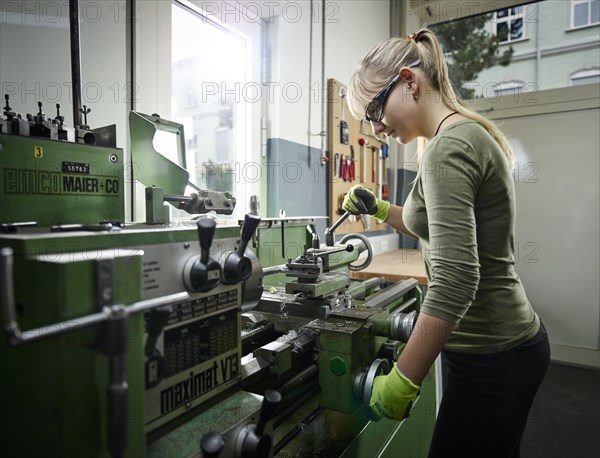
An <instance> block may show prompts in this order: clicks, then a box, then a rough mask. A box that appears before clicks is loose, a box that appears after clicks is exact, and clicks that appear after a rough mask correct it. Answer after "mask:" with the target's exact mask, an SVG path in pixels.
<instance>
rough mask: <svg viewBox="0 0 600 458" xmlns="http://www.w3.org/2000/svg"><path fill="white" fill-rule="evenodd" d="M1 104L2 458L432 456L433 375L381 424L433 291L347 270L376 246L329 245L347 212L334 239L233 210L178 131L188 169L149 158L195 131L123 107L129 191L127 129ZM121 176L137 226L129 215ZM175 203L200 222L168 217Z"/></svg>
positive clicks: (346, 240)
mask: <svg viewBox="0 0 600 458" xmlns="http://www.w3.org/2000/svg"><path fill="white" fill-rule="evenodd" d="M73 86H74V87H77V86H78V85H77V84H73ZM74 100H75V106H74V112H75V113H78V112H80V111H81V110H79V101H80V100H81V99H80V96H79V97H78V96H77V94H75V95H74ZM5 103H6V106H5V107H4V110H3V116H2V117H0V180H1V182H0V302H1V304H0V305H1V307H2V333H3V338H2V339H0V361H2V364H3V373H2V374H3V375H2V377H1V378H0V412H1V413H0V415H1V425H2V446H1V447H0V449H1V450H2V455H3V456H11V457H17V456H19V457H20V456H23V457H29V456H52V457H54V456H56V457H74V458H81V457H86V458H87V457H109V456H112V457H131V458H141V457H157V458H158V457H160V458H164V457H173V458H184V457H207V458H208V457H219V458H229V457H271V456H278V457H292V456H294V457H304V456H322V457H332V456H342V457H373V456H390V457H392V456H393V457H398V456H403V457H405V456H406V457H408V456H410V457H420V456H424V455H426V453H427V448H428V440H429V437H430V436H431V431H432V429H433V424H434V420H435V411H436V399H435V386H434V385H435V383H434V376H433V374H431V375H430V376H428V377H427V379H426V380H425V382H424V383H423V385H422V387H421V391H420V394H419V396H418V398H417V400H416V402H415V403H414V405H413V408H412V412H411V418H410V420H409V421H405V422H395V421H389V420H378V421H377V420H375V419H373V418H371V416H370V415H371V414H370V411H369V408H368V401H369V398H370V395H371V389H372V383H373V380H374V378H375V376H377V375H379V374H382V373H385V372H387V371H389V370H390V367H391V365H392V364H393V363H394V361H395V360H396V358H397V356H398V354H399V353H400V352H401V351H402V349H403V345H404V343H403V342H406V340H407V339H408V337H409V336H410V334H411V331H412V328H413V326H414V323H415V320H416V316H417V313H418V311H419V306H420V304H421V299H422V297H421V290H420V289H419V287H418V285H417V282H416V281H413V280H407V281H403V282H401V283H397V284H391V285H390V284H386V283H384V282H383V280H382V279H379V278H373V279H370V280H366V281H359V280H353V279H352V278H351V276H350V272H351V271H352V270H359V269H362V268H364V267H366V265H368V263H369V262H370V260H371V258H372V249H371V246H370V243H369V241H368V239H367V238H365V237H364V236H363V235H361V234H348V235H346V236H344V237H343V238H341V239H338V240H337V241H336V237H335V234H334V231H335V229H336V227H337V226H338V224H339V221H338V222H337V223H336V224H333V225H332V226H331V227H330V228H328V229H327V230H326V232H325V234H324V239H325V243H321V239H320V237H319V235H318V234H317V233H316V231H315V223H316V219H317V218H318V217H310V216H307V217H302V218H298V217H295V218H285V217H283V218H266V219H265V218H263V219H261V218H259V216H258V215H256V214H254V213H252V212H248V213H247V214H246V215H245V217H244V219H243V220H234V219H231V217H229V218H228V215H231V214H232V213H233V210H234V208H235V206H236V204H237V205H239V204H240V203H239V202H236V199H235V197H234V196H232V195H231V194H230V193H225V192H216V191H210V190H205V189H200V188H198V187H195V186H194V185H193V183H190V182H189V175H188V173H187V171H186V170H185V160H184V158H185V151H184V145H183V142H182V141H180V142H179V146H178V148H179V149H178V152H177V157H178V160H177V161H171V160H169V159H167V158H165V157H164V156H162V155H161V154H160V153H158V152H157V151H155V150H154V148H153V146H152V139H153V137H154V135H155V133H156V131H157V130H166V131H167V132H170V133H172V134H173V135H176V136H178V138H179V139H180V140H182V139H183V138H184V136H183V127H182V126H181V125H179V124H176V123H173V122H170V121H168V120H165V119H161V118H159V117H158V116H156V115H152V116H149V115H144V114H141V113H135V112H131V114H130V120H129V127H130V138H131V155H132V158H131V161H132V163H136V164H138V165H141V166H140V167H138V168H136V175H135V176H134V177H133V180H132V181H134V183H130V182H129V181H130V180H127V181H126V179H125V176H124V175H125V174H124V170H125V169H126V168H127V166H128V164H126V163H125V162H124V155H123V151H122V150H121V149H118V148H116V147H115V145H116V141H115V138H114V132H115V129H114V126H113V127H112V128H111V127H108V128H101V129H91V128H90V127H89V126H88V125H87V120H84V121H82V120H81V119H78V118H77V117H75V120H76V122H75V126H74V127H72V128H69V127H67V126H65V125H64V123H63V120H62V119H61V116H60V113H57V116H56V117H55V118H53V119H50V118H46V117H45V115H44V113H43V111H42V105H41V103H40V104H39V106H38V110H39V112H38V114H37V115H35V116H32V115H28V116H27V117H26V118H22V117H21V116H20V115H18V114H16V113H14V112H13V111H12V109H11V107H10V101H9V100H8V97H6V100H5ZM84 114H85V113H84ZM126 185H127V186H131V188H132V193H135V192H137V191H136V190H138V191H139V190H140V189H141V190H142V192H143V193H144V194H143V196H140V197H141V198H140V199H139V200H140V201H145V219H144V220H143V221H138V222H127V221H126V217H125V193H124V191H125V187H126ZM190 187H191V188H190ZM188 189H193V192H189V193H187V194H186V192H187V190H188ZM134 197H135V196H134ZM134 201H138V200H136V199H134ZM176 208H177V209H179V214H181V210H184V211H185V212H187V214H189V216H188V217H186V218H185V219H183V220H182V219H179V220H178V221H177V224H172V216H173V214H174V213H173V212H174V210H175V209H176ZM362 253H364V255H363V256H361V254H362Z"/></svg>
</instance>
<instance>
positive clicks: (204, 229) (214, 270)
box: [184, 218, 221, 293]
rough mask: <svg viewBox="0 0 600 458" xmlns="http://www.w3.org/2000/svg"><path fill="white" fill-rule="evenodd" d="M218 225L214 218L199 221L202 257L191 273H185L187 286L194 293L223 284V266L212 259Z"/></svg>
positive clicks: (195, 263)
mask: <svg viewBox="0 0 600 458" xmlns="http://www.w3.org/2000/svg"><path fill="white" fill-rule="evenodd" d="M216 226H217V223H216V222H215V220H214V219H212V218H201V219H199V220H198V240H199V242H200V257H199V258H198V259H196V260H195V261H194V262H193V263H192V265H191V267H190V269H189V273H188V272H185V273H184V277H185V278H184V280H185V283H186V286H187V287H188V288H189V289H191V290H192V291H197V292H201V293H203V292H206V291H210V290H211V289H213V288H215V287H216V286H218V285H219V283H221V265H220V264H219V263H218V262H217V261H215V260H214V259H212V258H211V257H210V246H211V245H212V241H213V237H214V236H215V230H216Z"/></svg>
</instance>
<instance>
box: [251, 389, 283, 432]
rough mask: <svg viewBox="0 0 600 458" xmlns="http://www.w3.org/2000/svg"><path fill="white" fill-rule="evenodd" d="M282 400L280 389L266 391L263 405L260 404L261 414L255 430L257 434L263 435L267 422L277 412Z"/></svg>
mask: <svg viewBox="0 0 600 458" xmlns="http://www.w3.org/2000/svg"><path fill="white" fill-rule="evenodd" d="M280 402H281V394H280V393H279V391H275V390H267V391H265V397H264V398H263V402H262V405H261V406H260V415H259V417H258V423H257V425H256V429H255V430H254V432H255V433H256V435H257V436H262V434H263V432H264V430H265V426H266V425H267V422H268V421H269V420H270V419H271V417H272V416H273V414H274V413H275V409H277V406H278V405H279V403H280Z"/></svg>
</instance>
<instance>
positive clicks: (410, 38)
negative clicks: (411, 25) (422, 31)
mask: <svg viewBox="0 0 600 458" xmlns="http://www.w3.org/2000/svg"><path fill="white" fill-rule="evenodd" d="M406 38H408V39H409V40H414V41H415V42H416V41H417V33H416V32H413V33H411V34H410V35H407V36H406Z"/></svg>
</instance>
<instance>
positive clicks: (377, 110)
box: [365, 59, 421, 122]
mask: <svg viewBox="0 0 600 458" xmlns="http://www.w3.org/2000/svg"><path fill="white" fill-rule="evenodd" d="M420 63H421V59H417V60H415V61H414V62H413V63H412V64H410V65H407V66H406V67H407V68H413V67H416V66H417V65H419V64H420ZM399 79H400V73H398V74H397V75H396V76H394V77H393V78H392V79H391V80H390V82H389V83H387V84H386V86H385V87H384V88H383V89H382V90H381V91H380V92H379V94H377V95H376V96H375V97H374V98H373V100H371V102H370V103H369V104H368V105H367V109H366V110H365V119H366V120H367V121H369V122H381V120H382V119H383V109H384V107H385V101H386V100H387V97H388V95H389V94H390V92H391V91H392V89H393V87H394V85H395V84H396V83H397V82H398V80H399Z"/></svg>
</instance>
